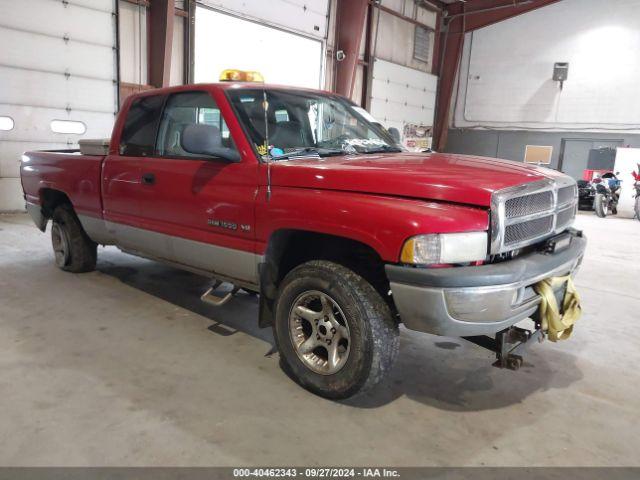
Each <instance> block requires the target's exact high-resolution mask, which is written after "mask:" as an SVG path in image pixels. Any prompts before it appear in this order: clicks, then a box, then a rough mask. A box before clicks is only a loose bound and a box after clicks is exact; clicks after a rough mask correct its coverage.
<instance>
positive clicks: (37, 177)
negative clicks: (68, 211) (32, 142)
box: [20, 150, 105, 217]
mask: <svg viewBox="0 0 640 480" xmlns="http://www.w3.org/2000/svg"><path fill="white" fill-rule="evenodd" d="M104 158H105V157H104V156H103V155H83V154H81V153H80V151H79V150H38V151H32V152H26V153H25V154H24V155H23V156H22V164H21V166H20V173H21V177H22V187H23V189H24V192H25V201H26V202H27V204H35V205H43V202H44V199H45V198H46V195H47V191H48V190H57V191H60V192H64V194H66V195H67V197H68V198H69V200H71V202H72V203H73V206H74V208H75V210H76V212H77V213H79V214H87V215H90V216H93V217H101V216H102V200H101V196H100V178H101V172H102V162H103V160H104Z"/></svg>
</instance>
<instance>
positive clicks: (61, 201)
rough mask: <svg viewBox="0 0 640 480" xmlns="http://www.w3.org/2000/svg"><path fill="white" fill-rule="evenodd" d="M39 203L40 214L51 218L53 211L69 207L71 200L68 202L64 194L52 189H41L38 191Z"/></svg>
mask: <svg viewBox="0 0 640 480" xmlns="http://www.w3.org/2000/svg"><path fill="white" fill-rule="evenodd" d="M40 202H41V203H40V205H41V206H42V213H43V214H44V216H45V217H47V218H52V217H53V211H54V210H55V209H56V207H58V206H60V205H65V204H69V205H71V200H69V197H67V194H66V193H64V192H61V191H60V190H53V189H52V188H43V189H42V190H40Z"/></svg>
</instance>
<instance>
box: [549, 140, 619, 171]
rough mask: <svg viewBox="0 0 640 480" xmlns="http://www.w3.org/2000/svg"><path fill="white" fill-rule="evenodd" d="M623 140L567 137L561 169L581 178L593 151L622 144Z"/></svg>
mask: <svg viewBox="0 0 640 480" xmlns="http://www.w3.org/2000/svg"><path fill="white" fill-rule="evenodd" d="M622 143H623V141H622V140H606V139H605V140H598V139H593V138H585V139H582V138H578V139H572V138H565V139H563V140H562V151H561V157H562V158H561V162H560V170H561V171H562V172H564V173H566V174H567V175H569V176H571V177H573V178H575V179H576V180H579V179H581V178H582V173H583V172H584V170H585V169H586V168H588V163H589V157H590V155H591V151H592V150H595V149H603V148H616V147H620V146H622Z"/></svg>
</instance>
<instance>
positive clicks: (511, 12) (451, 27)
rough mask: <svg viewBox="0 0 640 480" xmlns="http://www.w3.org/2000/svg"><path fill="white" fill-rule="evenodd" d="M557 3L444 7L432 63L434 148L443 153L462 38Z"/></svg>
mask: <svg viewBox="0 0 640 480" xmlns="http://www.w3.org/2000/svg"><path fill="white" fill-rule="evenodd" d="M559 1H560V0H468V1H467V2H465V3H462V2H460V3H453V4H450V5H447V7H446V16H444V18H443V20H444V22H445V26H444V27H443V28H441V29H440V38H439V39H438V40H437V45H439V47H438V50H437V51H436V52H435V53H434V63H435V64H436V65H438V67H437V68H438V70H437V71H438V73H439V76H440V78H439V82H438V94H437V98H436V115H435V119H434V135H433V145H434V148H435V149H436V150H438V151H442V150H444V148H445V147H446V145H447V136H448V133H449V112H450V109H451V99H452V98H453V87H454V83H455V80H456V74H457V73H458V70H459V65H460V60H461V58H462V47H463V45H464V35H465V33H467V32H471V31H473V30H477V29H479V28H483V27H486V26H489V25H493V24H494V23H498V22H502V21H504V20H507V19H509V18H512V17H515V16H517V15H522V14H523V13H527V12H530V11H532V10H536V9H538V8H542V7H545V6H547V5H550V4H552V3H556V2H559Z"/></svg>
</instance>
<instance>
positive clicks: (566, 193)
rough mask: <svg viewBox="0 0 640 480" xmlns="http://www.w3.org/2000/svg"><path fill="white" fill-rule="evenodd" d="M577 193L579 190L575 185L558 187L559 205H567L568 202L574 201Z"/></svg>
mask: <svg viewBox="0 0 640 480" xmlns="http://www.w3.org/2000/svg"><path fill="white" fill-rule="evenodd" d="M577 194H578V190H577V187H576V186H575V185H570V186H568V187H562V188H560V189H558V205H567V204H568V203H571V202H573V201H574V200H575V198H576V195H577Z"/></svg>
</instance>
